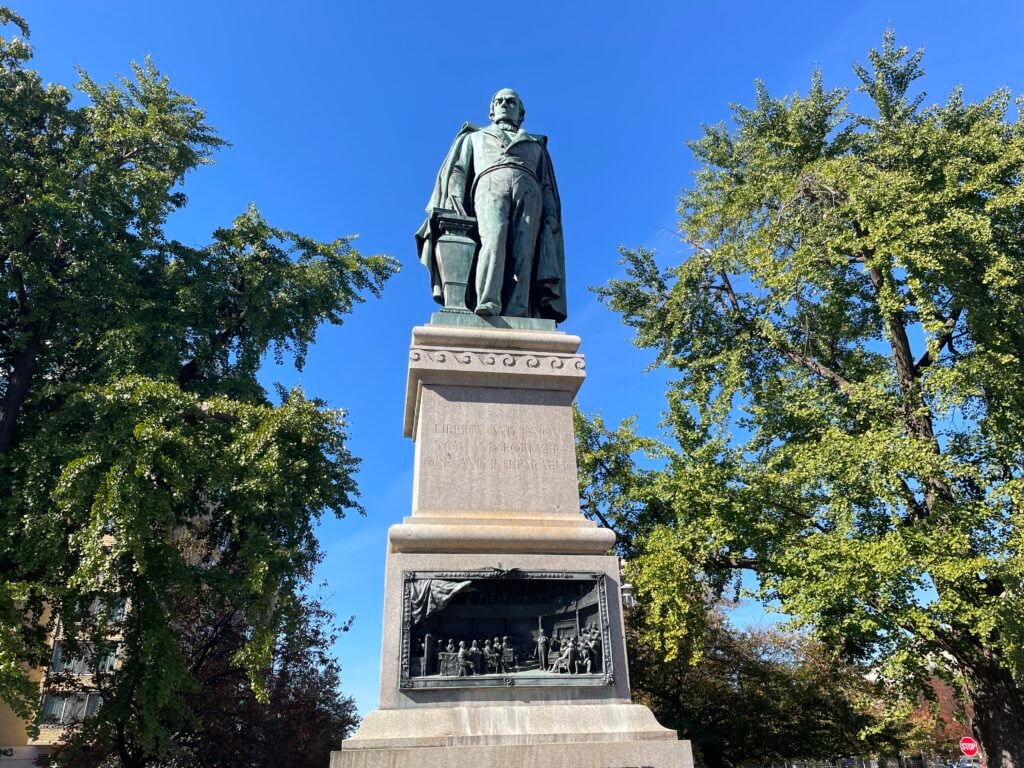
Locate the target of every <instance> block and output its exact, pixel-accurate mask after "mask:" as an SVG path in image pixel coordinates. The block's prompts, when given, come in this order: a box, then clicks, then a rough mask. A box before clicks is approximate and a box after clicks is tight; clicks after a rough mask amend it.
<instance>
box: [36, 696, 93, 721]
mask: <svg viewBox="0 0 1024 768" xmlns="http://www.w3.org/2000/svg"><path fill="white" fill-rule="evenodd" d="M99 705H100V695H99V694H98V693H72V694H68V695H63V696H58V695H51V694H49V693H47V694H45V695H44V696H43V706H42V710H43V712H42V715H43V723H44V724H45V725H73V724H75V723H80V722H82V721H83V720H84V719H85V718H87V717H91V716H92V715H94V714H95V713H96V710H97V709H98V708H99Z"/></svg>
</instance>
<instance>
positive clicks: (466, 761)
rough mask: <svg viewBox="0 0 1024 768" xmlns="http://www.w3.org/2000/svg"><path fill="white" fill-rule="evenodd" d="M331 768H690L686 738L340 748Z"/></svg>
mask: <svg viewBox="0 0 1024 768" xmlns="http://www.w3.org/2000/svg"><path fill="white" fill-rule="evenodd" d="M331 768H693V754H692V753H691V751H690V742H688V741H608V742H600V741H584V742H567V743H563V744H520V745H515V746H513V745H503V746H484V747H406V748H404V749H355V750H349V749H343V750H342V751H341V752H332V753H331Z"/></svg>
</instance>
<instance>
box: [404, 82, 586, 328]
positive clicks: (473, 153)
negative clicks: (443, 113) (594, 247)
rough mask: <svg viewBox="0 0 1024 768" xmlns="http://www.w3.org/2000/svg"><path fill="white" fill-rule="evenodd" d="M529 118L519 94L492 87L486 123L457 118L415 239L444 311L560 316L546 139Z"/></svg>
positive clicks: (556, 213) (553, 187) (560, 268)
mask: <svg viewBox="0 0 1024 768" xmlns="http://www.w3.org/2000/svg"><path fill="white" fill-rule="evenodd" d="M525 117H526V109H525V107H524V106H523V102H522V100H521V99H520V98H519V94H517V93H516V92H515V91H513V90H510V89H508V88H503V89H502V90H500V91H498V92H497V93H496V94H495V95H494V98H493V99H492V100H491V110H490V119H491V123H490V125H488V126H486V127H484V128H479V127H477V126H475V125H472V124H470V123H466V124H465V125H463V127H462V130H460V131H459V133H458V135H457V136H456V137H455V141H454V142H453V143H452V146H451V148H450V149H449V151H448V155H447V156H446V157H445V160H444V163H443V164H442V165H441V170H440V171H439V173H438V175H437V180H436V182H435V184H434V192H433V194H432V195H431V197H430V202H429V203H428V204H427V219H426V221H424V222H423V225H422V226H421V227H420V229H419V231H418V232H417V233H416V245H417V249H418V251H419V255H420V260H421V261H422V262H423V264H424V266H426V267H427V269H428V270H429V272H430V282H431V288H432V291H433V295H434V300H435V301H437V302H438V303H439V304H441V305H443V306H444V307H445V310H447V311H449V312H454V313H467V312H470V311H472V312H475V313H476V314H477V315H480V316H482V317H492V316H502V317H527V318H543V319H548V320H554V321H555V322H562V321H564V320H565V318H566V301H565V249H564V244H563V239H562V213H561V203H560V201H559V197H558V185H557V184H556V182H555V174H554V169H553V168H552V165H551V157H550V155H549V154H548V151H547V137H546V136H540V135H537V134H530V133H527V132H526V131H524V130H522V129H521V128H520V125H521V124H522V122H523V119H524V118H525ZM466 221H469V222H471V223H472V226H471V228H470V229H469V230H468V233H467V231H466V230H465V227H464V222H466ZM474 256H475V258H474ZM463 284H465V288H463V287H462V286H463Z"/></svg>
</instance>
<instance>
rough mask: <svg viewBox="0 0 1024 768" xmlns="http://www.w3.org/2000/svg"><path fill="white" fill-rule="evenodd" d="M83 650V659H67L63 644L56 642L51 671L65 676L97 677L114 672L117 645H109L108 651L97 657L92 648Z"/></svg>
mask: <svg viewBox="0 0 1024 768" xmlns="http://www.w3.org/2000/svg"><path fill="white" fill-rule="evenodd" d="M81 650H82V651H83V653H84V656H82V657H81V658H75V657H72V658H67V654H66V652H65V651H64V647H63V646H62V645H61V642H60V641H59V640H58V641H57V642H55V643H54V644H53V659H52V661H51V662H50V671H51V672H55V673H58V674H65V675H95V674H107V673H109V672H113V671H114V664H115V662H116V660H117V643H109V644H107V651H106V653H104V654H103V655H102V656H97V655H96V653H95V652H94V650H93V648H92V647H91V646H82V648H81Z"/></svg>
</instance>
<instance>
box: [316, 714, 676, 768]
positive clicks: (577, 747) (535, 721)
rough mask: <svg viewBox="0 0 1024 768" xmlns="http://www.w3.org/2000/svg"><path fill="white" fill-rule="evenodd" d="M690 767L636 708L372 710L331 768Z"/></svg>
mask: <svg viewBox="0 0 1024 768" xmlns="http://www.w3.org/2000/svg"><path fill="white" fill-rule="evenodd" d="M490 766H495V767H496V768H506V767H507V768H520V767H521V768H534V766H536V768H553V766H559V767H560V768H561V767H562V766H565V768H576V767H577V766H578V767H579V768H638V767H639V766H647V767H648V768H663V767H664V768H669V767H670V766H671V768H692V766H693V756H692V753H691V750H690V743H689V742H688V741H679V740H677V737H676V732H675V731H672V730H669V729H668V728H664V727H662V726H661V725H659V724H658V722H657V720H655V719H654V715H653V714H651V711H650V710H649V709H647V707H644V706H640V705H638V704H546V705H538V704H534V705H523V704H510V705H505V706H479V707H465V706H462V707H427V708H415V709H392V710H377V711H376V712H371V713H370V714H369V715H368V716H367V717H366V719H365V720H364V721H363V723H362V725H361V726H360V728H359V732H358V733H357V734H356V735H355V736H354V737H353V738H351V739H348V740H346V741H345V742H344V743H343V744H342V745H341V751H340V752H334V753H332V755H331V768H490Z"/></svg>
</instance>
